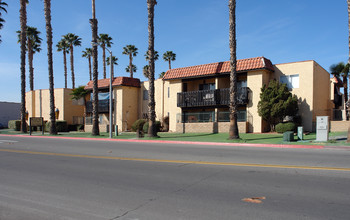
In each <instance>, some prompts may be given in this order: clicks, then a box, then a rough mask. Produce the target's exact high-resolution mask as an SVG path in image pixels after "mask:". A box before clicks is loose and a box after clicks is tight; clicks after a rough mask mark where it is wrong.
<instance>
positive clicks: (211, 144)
mask: <svg viewBox="0 0 350 220" xmlns="http://www.w3.org/2000/svg"><path fill="white" fill-rule="evenodd" d="M13 136H15V137H24V138H46V139H64V140H90V141H110V142H133V143H158V144H192V145H209V146H232V147H266V148H294V149H324V148H325V146H323V145H288V144H248V143H220V142H195V141H162V140H130V139H109V138H82V137H53V136H28V135H9V134H0V137H13Z"/></svg>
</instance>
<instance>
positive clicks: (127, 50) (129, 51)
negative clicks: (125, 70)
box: [123, 45, 138, 78]
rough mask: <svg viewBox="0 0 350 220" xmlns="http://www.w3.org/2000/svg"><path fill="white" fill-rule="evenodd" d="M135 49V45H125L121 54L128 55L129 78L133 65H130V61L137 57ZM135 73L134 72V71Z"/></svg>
mask: <svg viewBox="0 0 350 220" xmlns="http://www.w3.org/2000/svg"><path fill="white" fill-rule="evenodd" d="M137 50H138V49H137V48H136V47H135V45H126V46H125V47H124V48H123V54H125V55H129V70H130V77H131V78H133V73H134V71H133V64H132V60H133V57H136V56H137V53H138V52H137ZM135 72H136V71H135Z"/></svg>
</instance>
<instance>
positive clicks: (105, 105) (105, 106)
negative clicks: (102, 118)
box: [86, 99, 114, 113]
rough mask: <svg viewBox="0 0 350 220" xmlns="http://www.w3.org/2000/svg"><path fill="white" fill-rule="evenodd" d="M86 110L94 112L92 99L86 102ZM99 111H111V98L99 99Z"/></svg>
mask: <svg viewBox="0 0 350 220" xmlns="http://www.w3.org/2000/svg"><path fill="white" fill-rule="evenodd" d="M112 109H113V111H114V99H113V103H112ZM86 112H87V113H92V101H87V102H86ZM98 112H99V113H108V112H109V100H98Z"/></svg>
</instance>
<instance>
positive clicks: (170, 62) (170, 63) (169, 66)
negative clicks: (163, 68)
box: [169, 60, 171, 70]
mask: <svg viewBox="0 0 350 220" xmlns="http://www.w3.org/2000/svg"><path fill="white" fill-rule="evenodd" d="M169 70H171V60H169Z"/></svg>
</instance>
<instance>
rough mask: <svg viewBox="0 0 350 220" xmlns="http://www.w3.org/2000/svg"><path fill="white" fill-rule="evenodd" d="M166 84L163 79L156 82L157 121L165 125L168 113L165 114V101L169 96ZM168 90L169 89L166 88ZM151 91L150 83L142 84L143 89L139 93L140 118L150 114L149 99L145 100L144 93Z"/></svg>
mask: <svg viewBox="0 0 350 220" xmlns="http://www.w3.org/2000/svg"><path fill="white" fill-rule="evenodd" d="M165 84H166V82H165V81H163V79H157V80H155V81H154V100H155V102H156V109H155V111H156V120H157V121H160V122H161V123H163V119H164V117H165V116H167V113H164V99H165V98H166V97H167V95H168V90H166V91H165ZM166 89H168V87H167V88H166ZM144 90H147V91H148V90H149V82H148V81H146V82H142V83H141V89H140V93H139V97H140V98H139V103H140V105H139V114H138V118H143V117H144V115H145V114H148V99H147V100H143V91H144Z"/></svg>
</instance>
